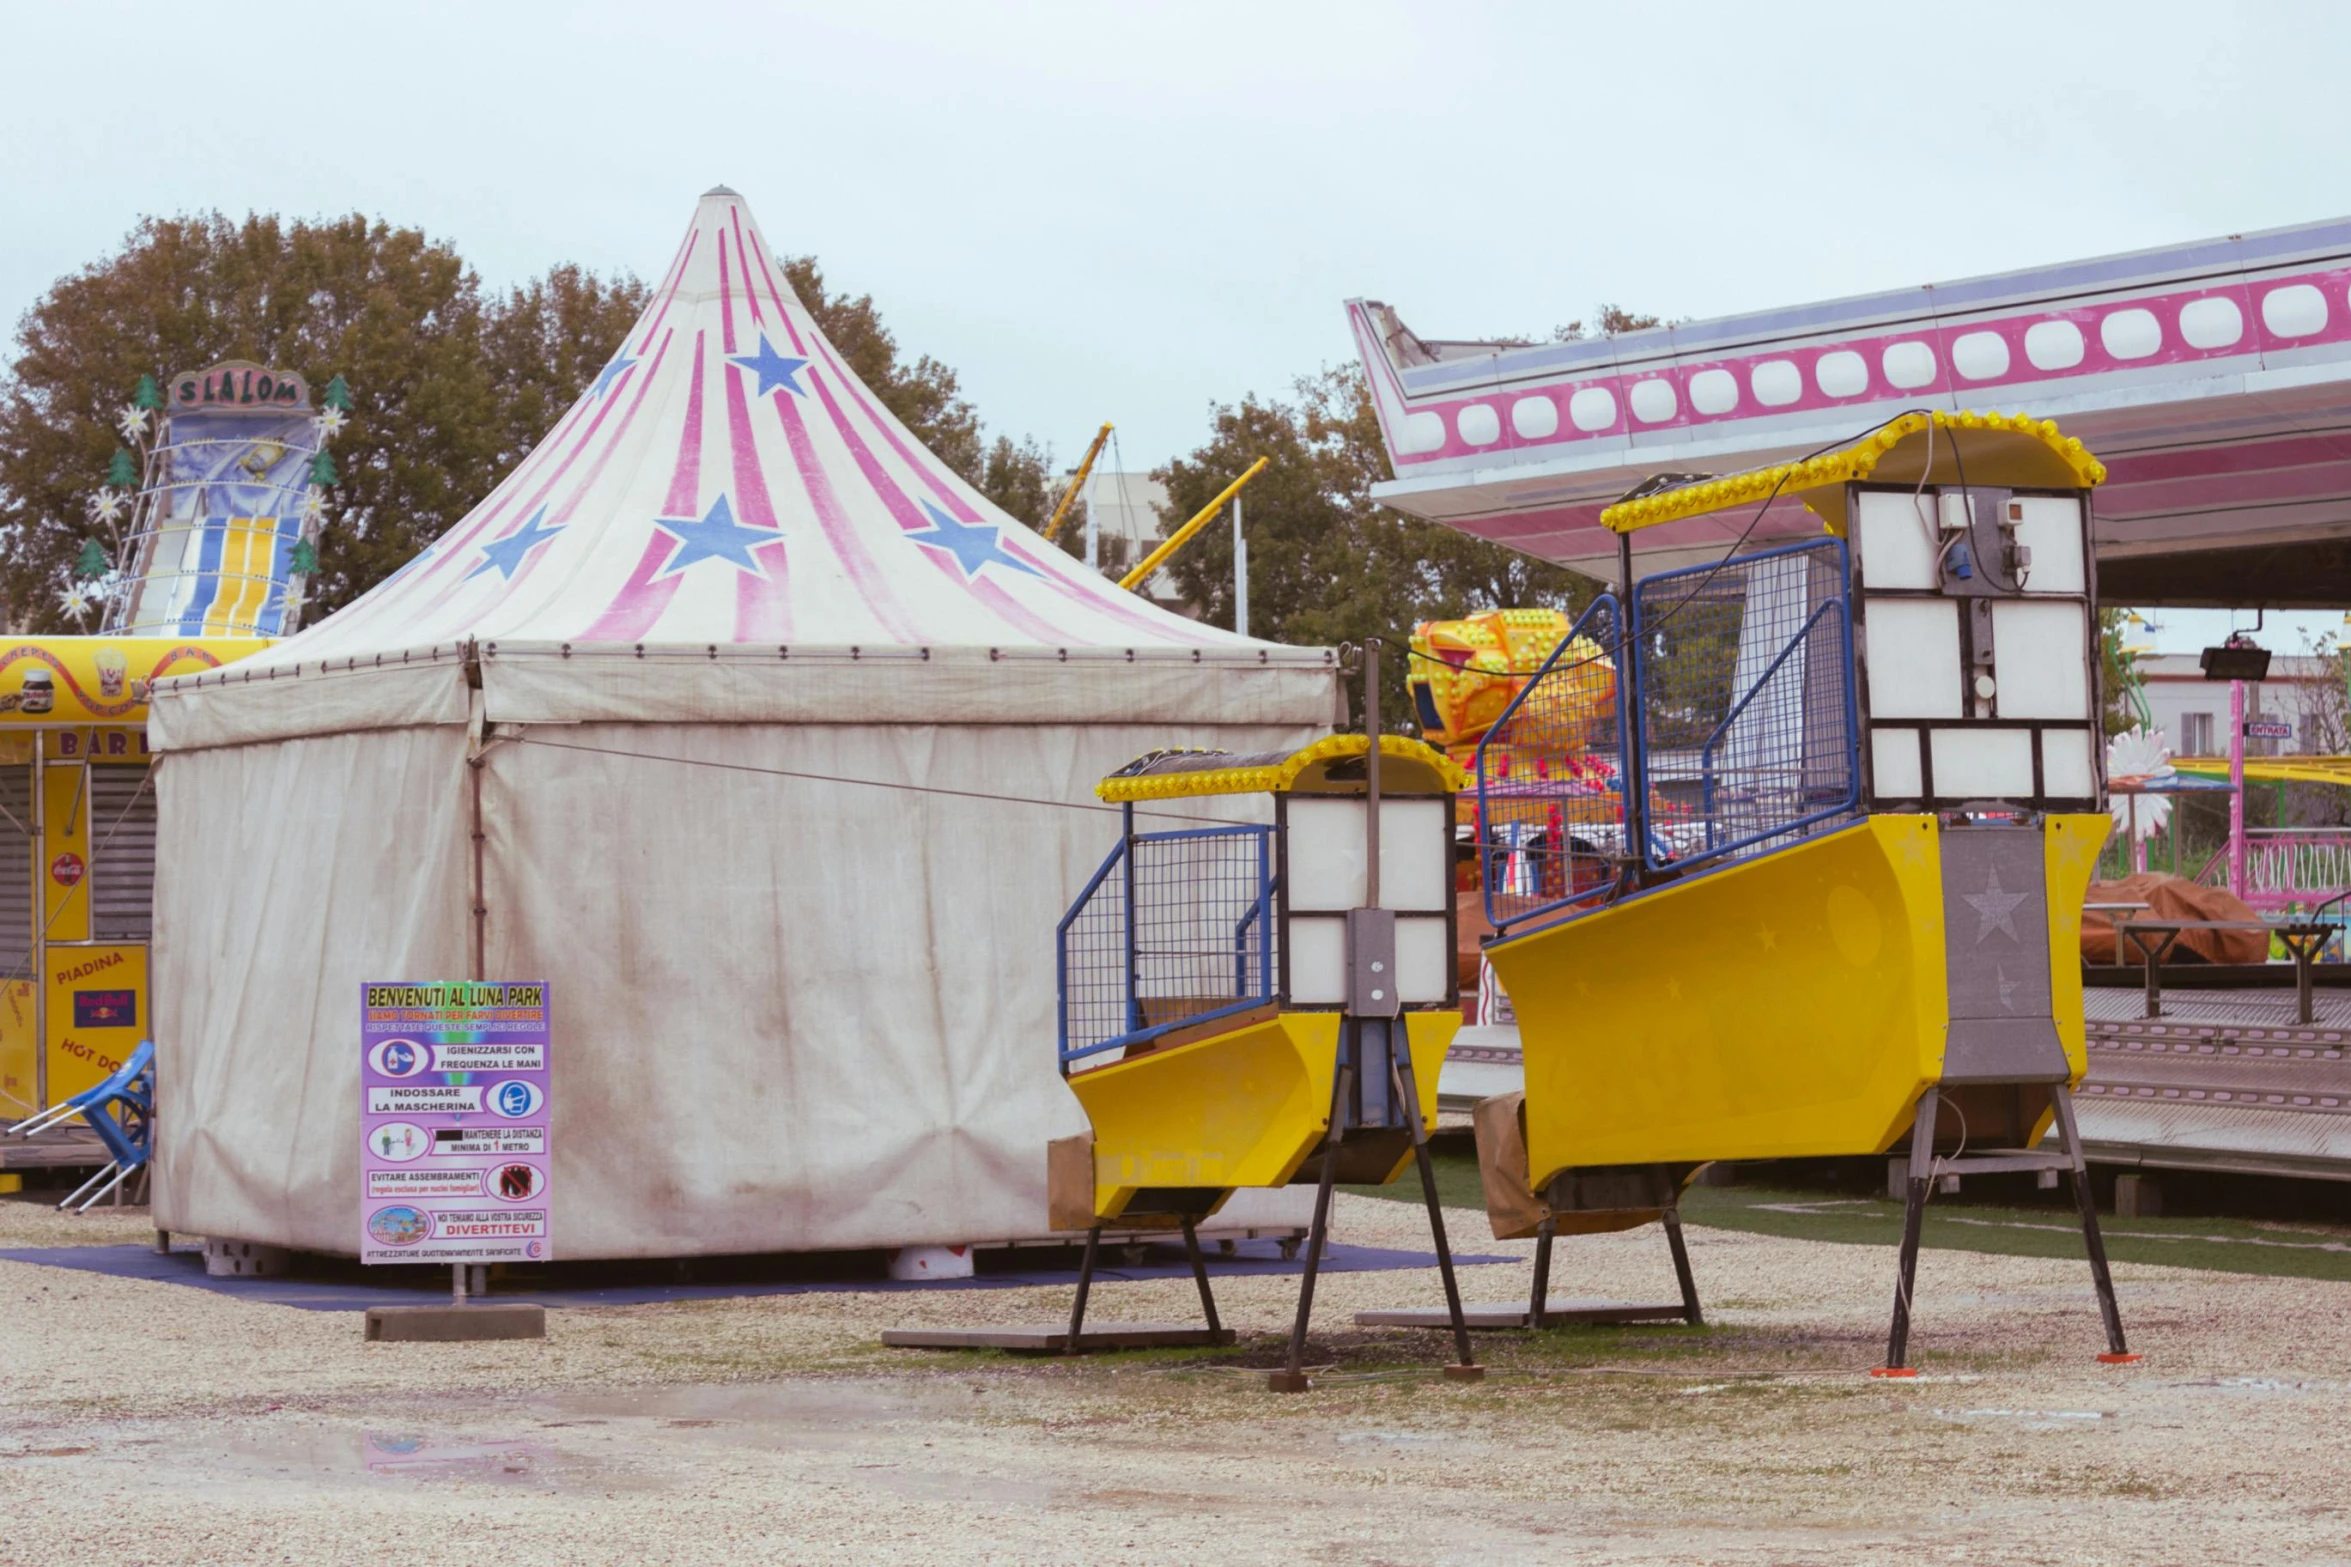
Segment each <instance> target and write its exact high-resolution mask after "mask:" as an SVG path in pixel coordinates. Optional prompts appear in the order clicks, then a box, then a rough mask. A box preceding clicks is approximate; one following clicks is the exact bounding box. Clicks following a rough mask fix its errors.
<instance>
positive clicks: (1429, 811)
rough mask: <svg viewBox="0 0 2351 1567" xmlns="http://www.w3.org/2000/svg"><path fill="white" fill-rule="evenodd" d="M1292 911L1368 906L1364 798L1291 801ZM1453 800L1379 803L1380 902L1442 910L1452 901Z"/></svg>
mask: <svg viewBox="0 0 2351 1567" xmlns="http://www.w3.org/2000/svg"><path fill="white" fill-rule="evenodd" d="M1289 820H1290V838H1289V851H1290V907H1292V908H1294V909H1353V908H1360V907H1362V905H1363V894H1364V886H1363V797H1362V796H1360V795H1340V794H1331V795H1318V794H1294V795H1291V796H1290V804H1289ZM1452 820H1453V807H1452V803H1451V802H1450V801H1448V800H1416V799H1383V800H1381V801H1380V903H1381V904H1382V906H1384V907H1386V908H1391V909H1404V910H1414V909H1418V910H1424V911H1428V910H1434V911H1439V912H1442V911H1443V910H1444V909H1445V908H1447V907H1449V906H1450V904H1451V902H1452V899H1453V831H1452Z"/></svg>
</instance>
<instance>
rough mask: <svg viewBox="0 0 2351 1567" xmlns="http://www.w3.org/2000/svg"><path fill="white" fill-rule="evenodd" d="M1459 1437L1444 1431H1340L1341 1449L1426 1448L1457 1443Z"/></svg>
mask: <svg viewBox="0 0 2351 1567" xmlns="http://www.w3.org/2000/svg"><path fill="white" fill-rule="evenodd" d="M1459 1440H1461V1439H1460V1438H1459V1437H1456V1436H1453V1435H1451V1434H1449V1433H1447V1432H1444V1431H1342V1432H1340V1433H1339V1445H1340V1446H1341V1447H1426V1446H1429V1445H1431V1444H1433V1443H1437V1442H1457V1441H1459Z"/></svg>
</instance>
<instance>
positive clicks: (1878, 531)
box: [1855, 490, 2039, 588]
mask: <svg viewBox="0 0 2351 1567" xmlns="http://www.w3.org/2000/svg"><path fill="white" fill-rule="evenodd" d="M1858 500H1859V503H1860V504H1859V507H1858V515H1857V517H1856V521H1855V532H1856V533H1857V534H1858V535H1859V537H1860V542H1861V585H1862V586H1863V587H1865V588H1931V587H1933V586H1934V585H1935V556H1936V553H1937V551H1938V549H1939V548H1940V541H1939V540H1937V539H1936V537H1935V498H1934V497H1933V496H1932V495H1928V496H1923V497H1921V496H1915V495H1896V494H1894V493H1892V492H1891V491H1887V490H1863V491H1862V492H1861V494H1860V496H1859V497H1858ZM2034 558H2035V559H2036V560H2038V559H2039V557H2038V556H2035V557H2034Z"/></svg>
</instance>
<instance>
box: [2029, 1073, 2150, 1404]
mask: <svg viewBox="0 0 2351 1567" xmlns="http://www.w3.org/2000/svg"><path fill="white" fill-rule="evenodd" d="M2049 1097H2050V1098H2051V1099H2053V1100H2055V1101H2056V1104H2057V1135H2058V1137H2059V1139H2060V1140H2062V1141H2063V1143H2064V1145H2065V1157H2066V1162H2067V1166H2068V1170H2067V1173H2068V1174H2069V1175H2071V1176H2072V1178H2073V1200H2074V1203H2075V1205H2076V1206H2077V1207H2079V1208H2080V1209H2081V1211H2082V1246H2083V1248H2084V1249H2085V1250H2087V1251H2088V1252H2089V1254H2090V1280H2091V1282H2092V1283H2094V1284H2096V1285H2097V1287H2098V1315H2099V1316H2100V1317H2102V1318H2104V1319H2105V1322H2106V1353H2105V1354H2103V1355H2100V1356H2099V1357H2098V1358H2099V1359H2100V1360H2103V1361H2105V1362H2107V1363H2108V1364H2109V1365H2120V1364H2123V1363H2126V1362H2129V1361H2133V1360H2136V1359H2138V1358H2139V1357H2138V1356H2136V1355H2134V1354H2132V1353H2131V1351H2130V1346H2129V1345H2128V1344H2125V1343H2124V1342H2123V1337H2122V1308H2121V1307H2120V1306H2119V1305H2117V1304H2116V1303H2115V1299H2114V1275H2113V1274H2112V1273H2110V1272H2108V1271H2107V1267H2106V1238H2105V1237H2104V1236H2103V1235H2101V1234H2100V1233H2099V1232H2098V1199H2097V1197H2096V1196H2095V1195H2094V1194H2093V1193H2092V1192H2091V1191H2090V1165H2089V1161H2088V1160H2086V1159H2084V1158H2083V1157H2082V1133H2081V1128H2080V1127H2078V1126H2076V1125H2075V1124H2074V1119H2073V1095H2072V1094H2071V1093H2069V1092H2067V1090H2066V1087H2065V1085H2064V1084H2063V1083H2059V1084H2056V1085H2055V1086H2054V1087H2052V1088H2051V1089H2050V1090H2049Z"/></svg>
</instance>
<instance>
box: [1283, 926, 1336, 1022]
mask: <svg viewBox="0 0 2351 1567" xmlns="http://www.w3.org/2000/svg"><path fill="white" fill-rule="evenodd" d="M1285 935H1286V938H1287V940H1288V943H1289V953H1290V1000H1291V1002H1292V1003H1293V1004H1295V1005H1298V1006H1329V1005H1331V1004H1333V1003H1334V1002H1344V1001H1345V1000H1346V999H1347V920H1346V917H1345V916H1344V915H1324V916H1322V917H1320V918H1309V917H1307V916H1305V915H1293V916H1291V919H1290V928H1289V930H1288V931H1287V932H1285Z"/></svg>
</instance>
